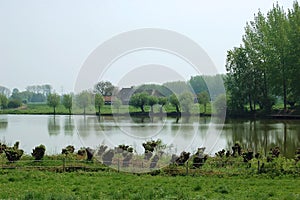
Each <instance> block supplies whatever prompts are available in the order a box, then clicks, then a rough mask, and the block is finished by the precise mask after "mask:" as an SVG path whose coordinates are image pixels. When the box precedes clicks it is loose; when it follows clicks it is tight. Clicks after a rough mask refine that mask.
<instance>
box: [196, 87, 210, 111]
mask: <svg viewBox="0 0 300 200" xmlns="http://www.w3.org/2000/svg"><path fill="white" fill-rule="evenodd" d="M197 98H198V103H199V104H203V106H204V113H206V105H207V104H208V103H209V101H210V98H209V94H208V92H207V91H203V92H200V93H199V94H198V95H197Z"/></svg>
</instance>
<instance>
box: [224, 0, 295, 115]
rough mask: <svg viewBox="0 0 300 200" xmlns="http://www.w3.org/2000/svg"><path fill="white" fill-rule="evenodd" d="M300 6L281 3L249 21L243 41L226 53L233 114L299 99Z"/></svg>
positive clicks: (286, 103) (227, 79) (266, 108)
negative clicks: (281, 5) (285, 8)
mask: <svg viewBox="0 0 300 200" xmlns="http://www.w3.org/2000/svg"><path fill="white" fill-rule="evenodd" d="M299 30H300V7H299V4H298V2H297V1H295V2H294V4H293V8H292V9H288V10H287V11H286V10H284V9H283V8H282V7H280V6H279V5H278V3H277V4H276V5H274V6H273V8H272V9H271V10H270V11H269V12H267V14H266V15H265V14H263V13H261V12H260V11H259V12H258V13H257V14H256V15H255V16H254V20H253V21H250V22H248V23H247V24H246V27H245V33H244V35H243V37H242V43H241V44H240V46H239V47H234V48H233V49H232V50H229V51H228V53H227V60H226V71H227V75H226V77H225V84H226V89H227V98H228V99H227V100H228V109H229V111H230V112H233V113H240V112H244V111H250V112H255V111H256V110H262V111H265V112H266V113H270V111H271V110H272V107H273V106H274V104H275V103H278V102H282V104H283V110H284V111H287V109H288V106H290V108H294V106H295V105H296V104H297V103H298V102H299V100H300V84H299V82H298V80H299V75H300V31H299Z"/></svg>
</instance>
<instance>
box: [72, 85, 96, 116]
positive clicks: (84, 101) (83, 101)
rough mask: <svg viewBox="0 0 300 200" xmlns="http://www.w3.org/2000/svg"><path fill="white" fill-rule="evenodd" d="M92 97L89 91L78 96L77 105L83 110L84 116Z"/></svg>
mask: <svg viewBox="0 0 300 200" xmlns="http://www.w3.org/2000/svg"><path fill="white" fill-rule="evenodd" d="M91 97H92V94H91V93H90V92H89V91H87V90H84V91H82V92H81V93H79V94H78V95H76V103H77V105H78V106H79V107H80V108H83V114H84V115H85V113H86V108H87V107H88V106H89V105H90V104H91Z"/></svg>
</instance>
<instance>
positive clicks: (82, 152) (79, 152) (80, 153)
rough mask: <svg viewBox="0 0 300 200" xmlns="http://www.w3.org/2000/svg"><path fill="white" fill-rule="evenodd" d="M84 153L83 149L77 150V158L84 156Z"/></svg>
mask: <svg viewBox="0 0 300 200" xmlns="http://www.w3.org/2000/svg"><path fill="white" fill-rule="evenodd" d="M85 153H86V150H85V148H80V149H79V150H78V152H77V155H79V156H84V155H85Z"/></svg>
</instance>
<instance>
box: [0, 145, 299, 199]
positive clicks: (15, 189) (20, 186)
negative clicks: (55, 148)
mask: <svg viewBox="0 0 300 200" xmlns="http://www.w3.org/2000/svg"><path fill="white" fill-rule="evenodd" d="M0 146H1V150H2V152H1V153H2V154H1V155H0V163H1V169H0V174H1V176H0V188H1V192H0V198H1V199H83V198H84V199H169V198H172V199H215V198H222V199H226V198H229V199H236V198H238V199H268V198H271V199H299V197H300V192H299V187H298V186H299V183H300V179H299V175H300V157H299V156H300V149H298V151H297V152H296V155H295V157H294V158H293V159H287V158H284V157H282V156H281V155H280V149H278V148H277V147H275V148H272V149H271V150H270V152H269V154H268V155H267V157H264V156H263V155H260V154H259V153H254V152H252V151H251V150H249V149H243V148H242V147H241V146H240V145H239V143H236V144H234V145H233V146H232V149H230V150H221V151H219V152H217V153H216V155H215V156H214V157H209V156H206V155H205V154H203V149H201V148H200V149H198V151H197V152H196V153H195V154H193V155H190V154H189V153H188V152H182V153H181V155H180V156H177V157H176V158H175V159H173V163H170V164H168V165H166V166H164V167H161V168H158V167H155V168H152V169H151V168H148V170H147V171H146V172H145V173H138V171H134V170H133V166H132V165H131V164H129V165H126V167H128V168H130V169H131V170H130V172H133V173H125V172H124V171H125V170H124V168H122V166H123V165H124V162H123V161H124V160H123V159H122V157H123V158H124V159H125V158H126V157H128V155H129V154H130V153H132V152H134V149H132V147H130V146H127V145H119V146H118V147H116V148H115V149H109V148H107V147H104V146H102V147H101V146H100V147H99V149H98V151H99V150H100V151H101V152H102V155H103V156H104V155H106V154H111V153H108V152H112V151H113V152H114V153H115V154H116V153H117V152H119V155H120V156H119V157H118V158H121V159H122V160H121V161H119V162H118V163H120V165H122V166H120V168H115V167H113V164H114V160H112V163H110V164H108V165H104V164H103V161H100V160H99V158H96V157H93V156H92V157H91V156H90V155H88V154H87V152H90V153H91V152H92V153H93V154H94V155H95V154H99V152H97V151H93V150H92V149H88V148H80V149H78V150H76V149H75V148H74V147H73V146H72V145H69V146H67V147H66V148H63V149H62V153H61V154H58V155H52V156H50V155H44V153H45V146H43V145H39V146H37V147H35V148H34V149H33V152H32V155H22V157H20V160H15V161H10V162H9V161H8V160H7V158H6V155H5V149H7V148H13V149H14V150H19V148H18V147H17V146H16V145H14V146H13V147H5V145H4V144H1V145H0ZM143 146H144V148H145V156H146V155H147V153H149V152H152V153H153V154H155V152H156V151H157V150H158V149H157V147H161V148H163V147H164V145H163V144H162V142H161V141H159V140H157V141H147V142H145V143H144V145H143ZM161 148H159V149H161ZM157 152H158V151H157ZM125 154H126V155H125ZM38 155H39V156H38ZM41 156H42V157H41ZM106 157H107V155H106ZM102 158H103V157H102ZM144 159H146V158H143V160H144ZM128 161H130V159H129V160H128ZM145 163H146V162H145ZM125 164H126V163H125ZM144 167H145V168H146V167H149V166H146V165H145V166H144ZM118 169H120V171H119V170H118ZM132 170H133V171H132ZM137 182H138V184H136V183H137Z"/></svg>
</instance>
